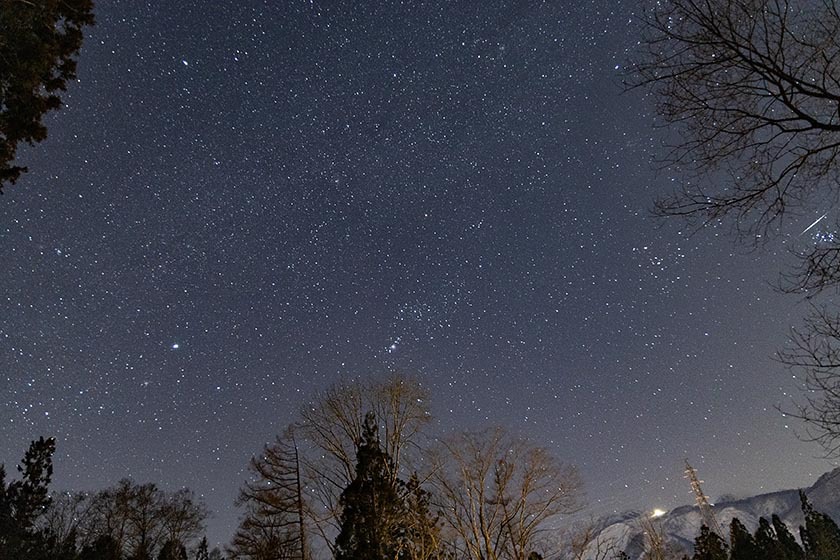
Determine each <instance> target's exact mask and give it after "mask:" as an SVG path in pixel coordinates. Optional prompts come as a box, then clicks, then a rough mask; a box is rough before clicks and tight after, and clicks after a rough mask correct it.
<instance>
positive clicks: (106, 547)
mask: <svg viewBox="0 0 840 560" xmlns="http://www.w3.org/2000/svg"><path fill="white" fill-rule="evenodd" d="M79 560H122V554H121V553H120V546H119V544H118V543H117V541H115V540H114V538H113V537H111V536H110V535H102V536H100V537H98V538H97V539H96V540H95V541H93V542H92V543H90V544H88V545H87V546H85V547H84V548H83V549H82V551H81V552H80V553H79Z"/></svg>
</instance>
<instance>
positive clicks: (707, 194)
mask: <svg viewBox="0 0 840 560" xmlns="http://www.w3.org/2000/svg"><path fill="white" fill-rule="evenodd" d="M646 22H647V27H646V29H647V34H646V35H645V37H644V38H643V40H642V46H643V48H644V49H645V52H644V53H643V54H642V56H641V57H640V61H638V62H637V63H635V64H632V65H630V66H629V67H628V72H629V76H628V78H629V82H630V85H632V86H636V87H646V88H649V89H650V90H652V91H653V93H654V94H655V99H656V100H657V102H658V112H659V113H660V115H662V116H663V117H664V119H665V122H666V123H668V124H669V125H675V126H676V127H677V128H678V130H679V134H678V135H675V136H676V138H677V141H676V144H675V145H673V146H672V148H673V151H672V152H671V153H670V157H668V158H667V162H669V163H672V164H677V165H678V166H680V167H682V168H684V169H688V170H693V171H696V172H698V174H699V175H700V179H701V180H700V181H689V182H687V183H686V185H685V187H684V188H682V189H681V190H680V191H679V192H677V193H676V194H675V195H674V196H671V197H667V198H663V199H662V200H660V201H659V204H658V209H659V210H660V211H661V212H662V213H664V214H667V215H682V216H688V217H699V218H702V219H704V220H716V219H718V218H722V217H724V216H734V217H735V218H736V221H737V224H738V225H739V226H742V227H744V228H746V230H747V231H749V232H753V233H755V232H758V233H761V232H762V231H763V230H765V229H766V228H768V227H769V226H770V225H771V224H773V222H775V221H776V220H777V219H779V218H781V217H782V215H783V214H784V212H785V211H786V210H787V209H788V207H790V206H796V205H798V204H800V203H802V202H804V201H806V200H808V199H810V200H811V201H813V198H812V197H817V199H823V198H825V195H826V194H830V195H831V196H836V195H837V193H838V188H837V181H836V179H837V177H838V173H837V171H838V169H837V164H838V154H839V153H840V134H838V133H840V114H838V102H840V82H838V78H840V57H838V55H840V13H838V11H837V6H835V3H834V2H788V1H785V0H672V1H670V2H667V3H665V2H663V3H661V4H659V3H657V7H656V9H655V10H654V11H653V12H652V13H649V14H648V17H647V19H646ZM709 183H712V184H715V185H716V186H715V187H709V186H708V184H709Z"/></svg>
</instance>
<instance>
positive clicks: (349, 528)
mask: <svg viewBox="0 0 840 560" xmlns="http://www.w3.org/2000/svg"><path fill="white" fill-rule="evenodd" d="M393 469H394V466H393V462H392V460H391V457H390V455H389V454H388V453H387V452H385V451H384V450H383V449H382V447H381V445H380V442H379V428H378V426H377V424H376V418H375V416H374V414H373V413H368V414H367V415H365V420H364V429H363V432H362V442H361V444H360V445H359V447H358V450H357V452H356V476H355V478H354V479H353V481H352V482H351V483H350V485H349V486H347V488H345V489H344V492H342V493H341V498H340V501H339V503H340V505H341V508H342V511H341V531H340V532H339V534H338V537H337V538H336V541H335V558H336V560H393V559H395V558H400V556H401V555H400V554H399V549H400V542H401V540H402V538H403V537H402V534H403V533H404V528H403V527H402V526H401V520H402V518H403V515H404V511H403V509H404V508H403V502H402V500H401V499H400V495H399V492H398V489H397V485H396V483H395V481H394V480H393V478H392V477H391V473H393Z"/></svg>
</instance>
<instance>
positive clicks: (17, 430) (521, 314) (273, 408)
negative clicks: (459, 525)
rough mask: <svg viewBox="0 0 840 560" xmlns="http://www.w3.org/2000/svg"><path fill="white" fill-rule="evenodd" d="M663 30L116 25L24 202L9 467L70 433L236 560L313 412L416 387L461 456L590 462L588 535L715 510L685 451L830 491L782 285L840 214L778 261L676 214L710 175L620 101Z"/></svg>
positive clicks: (411, 17)
mask: <svg viewBox="0 0 840 560" xmlns="http://www.w3.org/2000/svg"><path fill="white" fill-rule="evenodd" d="M640 11H641V4H640V3H639V2H628V1H615V0H597V1H585V2H562V1H559V0H557V1H544V2H541V1H531V0H528V1H524V0H523V1H507V2H505V1H499V0H482V1H476V2H444V1H438V2H433V1H430V2H419V1H418V2H349V1H348V2H338V1H336V2H324V1H320V0H312V1H310V0H295V1H291V0H285V1H283V0H278V1H268V0H266V1H264V2H258V1H255V0H220V1H214V2H199V1H197V0H185V1H181V2H151V3H144V2H139V1H134V0H132V1H128V0H118V1H104V0H103V1H100V2H99V5H98V7H97V12H96V15H97V19H98V23H97V25H96V27H94V28H92V29H91V30H90V32H89V35H88V37H87V40H86V42H85V44H84V46H83V48H82V51H81V56H80V64H79V80H78V83H74V84H72V85H71V87H70V90H69V91H68V93H67V94H66V96H65V98H64V100H65V103H66V106H65V107H64V108H63V109H62V110H61V111H59V112H56V113H52V114H50V116H49V118H48V119H47V125H48V127H49V131H50V137H49V140H48V141H46V142H44V143H43V144H40V145H38V146H37V147H35V148H33V149H26V150H23V151H22V152H21V158H20V160H21V162H23V163H24V164H26V165H29V167H30V172H29V173H28V174H27V175H25V176H24V178H23V179H22V180H21V181H20V182H19V183H18V184H17V185H14V186H12V187H9V188H7V189H6V190H5V195H4V196H3V197H2V198H0V263H2V266H0V286H2V297H0V442H2V444H0V453H2V454H0V461H4V462H6V464H7V465H11V464H14V463H16V462H17V461H19V459H20V458H21V456H22V454H23V452H24V450H25V449H26V447H27V445H28V442H29V441H30V440H31V439H34V438H37V437H38V436H40V435H45V436H49V435H54V436H56V437H57V439H58V451H57V453H56V458H55V469H56V474H55V477H54V484H53V486H54V487H55V488H59V489H78V490H89V489H98V488H103V487H105V486H107V485H111V484H113V483H115V482H116V481H117V480H119V479H120V478H123V477H126V476H130V477H133V478H134V479H135V480H136V481H138V482H146V481H153V482H157V483H159V484H160V485H161V486H162V487H164V488H166V489H175V488H178V487H181V486H183V485H186V486H189V487H191V488H192V489H194V490H195V491H196V492H197V493H199V494H200V495H202V496H204V498H205V500H206V502H207V504H208V505H209V506H210V508H211V509H212V510H214V512H215V515H214V517H213V518H212V519H211V520H210V522H209V529H208V533H209V537H210V539H211V541H213V542H226V541H227V540H228V539H229V537H230V536H231V534H232V532H233V529H234V527H235V523H236V518H237V515H238V512H237V511H236V509H235V508H234V507H233V504H232V502H233V500H234V498H235V496H236V493H237V489H238V486H239V484H240V483H241V481H243V480H244V478H245V476H246V472H245V468H246V465H247V462H248V459H249V458H250V456H251V455H252V454H253V453H255V452H257V451H259V449H260V448H261V447H262V445H263V443H264V442H266V441H269V440H271V439H272V438H273V437H274V435H275V434H277V433H278V432H280V431H281V430H282V429H283V428H284V427H285V425H286V424H288V423H289V422H290V421H292V420H294V419H295V418H296V416H297V410H298V408H299V407H300V405H301V404H302V403H304V402H305V401H306V400H307V399H309V398H310V397H312V396H313V395H314V393H315V392H316V391H318V390H320V389H323V388H326V387H327V386H329V385H330V384H332V383H335V382H337V381H341V380H348V379H351V378H361V379H365V378H370V377H377V376H381V375H382V374H385V373H387V372H392V371H399V372H403V373H406V374H410V375H413V376H416V377H417V378H418V379H419V380H420V381H422V383H423V385H424V386H426V387H427V388H428V389H429V390H430V391H431V393H432V408H433V411H434V413H435V416H436V424H435V426H434V429H435V430H436V431H438V432H439V433H446V432H448V431H451V430H456V429H460V428H468V427H479V426H484V425H491V424H502V425H505V426H507V427H509V428H510V429H511V430H513V431H515V432H518V433H523V434H527V435H529V436H531V437H533V438H535V439H536V440H537V441H538V442H540V443H542V444H544V445H546V446H547V447H549V448H550V449H551V450H552V451H554V452H555V453H556V454H557V455H558V456H560V457H561V458H563V459H565V460H568V461H570V462H573V463H575V464H577V465H578V466H579V467H580V469H581V471H582V473H583V474H584V478H585V480H586V483H587V496H588V498H587V500H588V503H589V506H590V507H589V509H588V510H587V512H586V514H587V515H589V514H594V515H600V514H604V513H607V512H611V511H613V510H625V509H630V508H638V509H651V508H653V507H654V506H656V507H666V508H667V507H672V506H675V505H678V504H683V503H689V502H690V501H691V500H692V496H691V495H690V494H689V492H688V491H689V487H688V484H687V483H686V481H685V480H683V478H682V465H683V460H684V459H685V458H686V457H687V458H689V460H690V461H691V462H692V463H693V464H694V466H695V467H697V469H698V471H699V473H700V475H701V477H702V478H703V479H704V480H705V481H706V486H705V490H706V492H707V493H708V494H710V495H711V496H713V497H714V496H720V495H721V494H726V493H734V494H738V495H744V494H752V493H758V492H761V491H767V490H775V489H779V488H783V487H784V488H788V487H798V486H802V485H806V484H809V483H811V482H812V481H813V480H814V479H815V478H816V477H817V476H818V475H819V474H821V473H822V472H824V471H826V470H828V469H830V468H831V467H832V465H831V463H829V462H828V461H826V460H824V459H820V458H819V455H820V449H819V448H818V447H816V446H815V445H813V444H805V443H801V442H799V441H798V440H797V438H796V436H795V431H796V430H798V429H801V426H800V425H798V424H797V423H796V422H792V421H791V420H790V419H786V418H784V417H783V416H782V415H781V414H780V413H779V412H778V411H777V410H776V409H775V408H774V406H775V405H777V404H780V403H782V404H784V403H786V402H787V399H788V398H789V396H790V395H796V394H797V380H796V379H794V378H793V374H792V372H790V371H787V370H785V369H784V368H783V367H782V366H780V365H779V364H777V363H775V362H773V360H772V355H773V352H774V351H775V350H776V349H777V348H778V347H780V346H781V345H782V344H784V341H785V339H786V336H787V333H788V331H789V329H790V327H791V326H792V325H795V324H797V323H799V321H800V319H801V317H802V316H803V315H804V314H805V313H806V312H807V310H808V305H807V304H806V303H804V302H802V301H800V300H797V299H796V298H795V297H793V296H784V295H780V294H778V293H776V292H774V291H773V289H772V286H771V284H772V283H773V282H774V281H775V280H776V278H777V274H778V272H779V271H781V270H782V269H783V268H784V266H785V264H786V257H785V255H786V254H787V247H788V246H790V245H791V244H792V243H794V242H807V241H808V236H809V235H812V234H814V235H819V233H820V232H819V227H816V228H814V229H812V230H811V231H809V232H808V233H807V234H805V235H804V236H800V235H798V234H799V232H800V231H801V230H802V229H804V228H806V227H807V226H808V224H810V223H811V222H812V221H813V220H814V219H816V218H817V217H819V215H820V214H821V213H822V212H816V211H815V213H813V214H809V213H804V214H803V215H801V216H798V217H794V218H792V219H791V220H790V222H789V223H788V225H789V226H790V228H789V229H790V231H789V235H788V236H787V237H779V238H775V239H772V240H770V241H769V242H768V243H767V244H766V245H763V246H761V247H760V248H759V249H758V250H754V251H753V250H750V249H749V248H748V247H746V246H743V245H739V244H737V243H736V242H735V241H734V240H733V238H732V237H731V236H730V235H728V227H727V226H725V225H721V226H720V227H708V228H705V229H703V230H702V231H700V232H698V233H696V234H694V235H693V236H688V235H687V230H686V231H683V230H685V229H686V228H685V224H683V223H680V222H679V221H664V222H663V221H662V220H660V219H657V218H653V217H652V216H651V214H650V208H651V206H652V203H653V200H654V198H655V196H656V195H657V194H662V193H666V192H668V190H669V189H671V188H673V187H674V186H675V185H678V184H679V182H680V181H681V180H683V177H682V176H681V175H679V174H676V173H671V172H670V171H669V170H667V169H665V170H661V171H655V165H654V164H653V163H652V162H651V160H652V158H654V157H656V156H661V155H662V153H663V151H662V143H663V142H664V141H667V140H668V138H669V135H670V134H673V132H672V131H668V130H661V129H655V128H654V127H655V125H656V124H657V121H656V118H655V115H654V112H653V100H652V99H649V98H647V99H646V98H645V97H644V96H643V95H642V92H631V93H622V86H621V75H622V68H623V66H624V64H625V62H626V60H627V57H628V55H632V53H633V49H634V48H635V46H636V43H637V40H638V36H639V27H638V23H637V20H638V16H639V14H640ZM829 217H830V218H832V219H834V218H836V216H832V215H829ZM823 223H829V220H824V222H823ZM820 226H822V224H820Z"/></svg>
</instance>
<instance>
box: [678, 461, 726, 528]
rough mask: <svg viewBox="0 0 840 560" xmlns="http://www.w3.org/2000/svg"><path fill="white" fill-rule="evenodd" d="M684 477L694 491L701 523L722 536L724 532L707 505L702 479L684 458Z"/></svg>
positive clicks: (710, 507)
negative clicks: (701, 519)
mask: <svg viewBox="0 0 840 560" xmlns="http://www.w3.org/2000/svg"><path fill="white" fill-rule="evenodd" d="M685 478H687V479H688V483H689V484H690V485H691V491H692V492H694V498H695V500H696V501H697V507H698V508H700V515H701V516H702V517H703V524H704V525H705V526H706V527H708V528H709V529H711V530H712V531H714V532H715V533H716V534H717V535H718V536H719V537H721V538H724V534H723V532H722V531H721V529H720V525H718V522H717V519H715V514H714V512H713V511H712V506H710V505H709V497H708V496H707V495H705V494H704V493H703V488H702V487H701V486H700V484H701V483H702V482H703V481H702V480H700V479H698V478H697V471H696V470H695V469H694V467H692V466H691V465H689V464H688V459H686V460H685Z"/></svg>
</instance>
